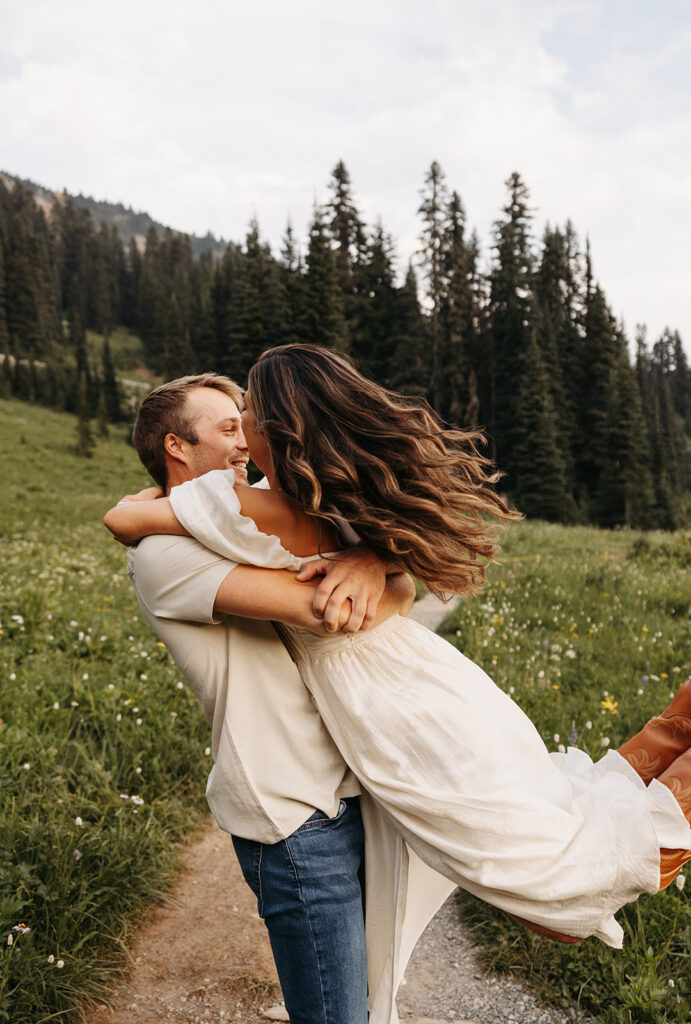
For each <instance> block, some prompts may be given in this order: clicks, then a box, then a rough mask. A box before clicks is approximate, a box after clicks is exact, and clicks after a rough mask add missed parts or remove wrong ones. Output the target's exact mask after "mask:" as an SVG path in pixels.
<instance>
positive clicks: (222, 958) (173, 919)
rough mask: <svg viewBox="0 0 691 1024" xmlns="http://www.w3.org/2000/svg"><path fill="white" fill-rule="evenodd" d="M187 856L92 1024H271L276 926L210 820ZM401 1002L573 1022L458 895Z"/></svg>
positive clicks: (88, 1018) (428, 1016) (439, 1017)
mask: <svg viewBox="0 0 691 1024" xmlns="http://www.w3.org/2000/svg"><path fill="white" fill-rule="evenodd" d="M450 609H451V606H449V605H442V603H441V602H440V601H438V600H437V599H436V598H434V597H432V596H431V595H428V596H427V597H425V598H423V599H422V600H421V601H418V602H417V604H416V606H415V609H414V617H415V618H416V619H418V621H421V622H423V623H424V624H425V625H426V626H429V627H430V628H432V629H434V628H436V627H437V626H438V625H439V623H440V622H441V620H442V619H443V618H444V616H445V615H446V614H448V612H449V611H450ZM184 860H185V865H186V867H185V871H184V873H183V874H182V876H181V877H180V879H179V881H178V882H177V884H176V885H175V887H174V890H173V892H172V893H171V896H170V898H169V899H168V900H167V901H166V903H165V904H163V905H162V906H160V907H158V908H157V909H156V910H155V911H154V914H153V916H152V919H151V921H150V922H149V923H148V924H146V925H144V926H143V927H142V928H140V929H139V931H138V932H137V933H136V935H135V937H134V940H133V941H132V943H131V945H130V955H131V970H130V971H129V973H128V976H127V977H126V978H125V979H123V980H122V981H120V982H118V983H116V984H115V985H114V986H113V988H112V990H111V992H110V993H109V1003H110V1009H108V1008H107V1007H101V1008H94V1009H91V1010H89V1011H88V1012H87V1013H86V1014H85V1016H84V1021H85V1024H160V1022H162V1021H170V1022H172V1024H175V1022H179V1024H182V1022H186V1024H205V1022H207V1021H209V1022H210V1021H232V1022H233V1024H266V1020H267V1017H266V1013H267V1011H269V1012H270V1011H271V1009H272V1008H275V1007H276V1006H277V1004H279V1003H280V999H281V995H280V988H279V986H278V981H277V977H276V971H275V968H274V964H273V958H272V956H271V949H270V946H269V940H268V937H267V933H266V929H265V927H264V924H263V922H262V921H261V920H260V918H259V917H258V915H257V905H256V900H255V898H254V896H253V895H252V893H251V892H250V890H249V888H248V886H247V885H246V883H245V881H244V879H243V878H242V874H241V872H240V868H239V865H238V863H237V860H236V858H235V853H234V851H233V848H232V842H231V839H230V837H229V836H228V835H227V834H226V833H224V832H222V831H221V830H220V829H219V828H218V827H217V826H216V825H215V824H214V823H213V822H212V821H210V823H209V827H208V829H207V830H206V832H205V833H204V835H203V836H202V838H201V839H200V840H198V841H197V842H195V843H194V844H192V845H191V846H190V847H188V849H187V851H186V852H185V855H184ZM398 1006H399V1012H400V1014H401V1021H402V1022H403V1024H440V1022H443V1021H451V1022H453V1024H559V1022H561V1021H565V1018H564V1017H562V1016H561V1015H558V1014H556V1013H554V1012H552V1013H550V1012H548V1011H545V1010H541V1009H540V1008H539V1007H538V1006H537V1004H536V1003H535V1001H534V999H533V997H532V996H531V994H530V992H529V991H528V990H526V989H525V987H524V986H523V985H522V984H520V983H518V982H516V981H513V980H512V979H511V978H497V977H495V976H490V975H486V974H485V973H484V971H483V970H482V968H481V967H480V966H479V965H478V963H477V960H476V958H475V955H474V953H473V949H472V941H471V939H470V937H469V935H468V934H467V932H466V931H465V929H464V928H463V925H462V923H461V921H460V920H459V919H458V914H457V911H456V906H455V901H454V897H453V896H452V897H451V898H450V900H449V901H447V903H446V904H445V906H444V907H442V909H441V910H440V912H439V913H438V914H437V916H436V917H435V919H434V920H433V921H432V923H431V924H430V926H429V928H428V929H427V931H426V932H425V934H424V935H423V937H422V939H421V940H420V942H419V943H418V946H417V948H416V950H415V952H414V954H413V957H412V959H411V962H410V965H409V968H408V971H407V972H406V979H405V984H404V985H403V986H402V987H401V990H400V993H399V999H398ZM273 1019H280V1016H279V1015H274V1016H273ZM283 1019H285V1017H284V1018H283Z"/></svg>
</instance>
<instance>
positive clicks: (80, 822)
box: [74, 815, 84, 828]
mask: <svg viewBox="0 0 691 1024" xmlns="http://www.w3.org/2000/svg"><path fill="white" fill-rule="evenodd" d="M74 823H75V825H77V826H79V827H80V828H81V826H82V825H83V824H84V822H83V821H82V819H81V818H80V817H79V815H77V817H76V818H75V819H74Z"/></svg>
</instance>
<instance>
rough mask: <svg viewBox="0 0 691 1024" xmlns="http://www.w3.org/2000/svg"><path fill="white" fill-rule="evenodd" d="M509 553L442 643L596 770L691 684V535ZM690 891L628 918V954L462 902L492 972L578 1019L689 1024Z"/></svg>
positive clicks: (589, 532)
mask: <svg viewBox="0 0 691 1024" xmlns="http://www.w3.org/2000/svg"><path fill="white" fill-rule="evenodd" d="M503 547H504V550H503V553H502V555H501V556H500V563H501V564H499V565H496V566H493V567H492V569H491V570H490V573H489V578H490V584H489V586H488V587H487V589H486V590H485V592H484V594H483V595H482V596H481V597H479V598H476V599H475V600H471V601H464V602H461V604H460V606H459V608H458V610H457V611H455V612H454V613H453V614H451V615H450V616H449V617H448V618H447V620H446V621H445V623H444V624H443V626H442V630H441V632H442V634H443V635H445V636H446V637H447V639H449V640H450V641H451V642H453V643H456V644H457V645H458V646H459V647H460V649H461V650H462V651H463V652H464V653H465V654H467V655H468V656H469V657H470V658H472V659H473V660H474V661H476V662H478V663H479V664H481V665H482V667H483V668H484V669H485V670H486V671H487V672H488V673H489V674H490V675H491V676H492V677H493V678H494V679H495V680H496V681H497V682H498V683H499V685H500V686H501V687H502V688H503V689H505V690H507V691H508V692H510V693H511V694H512V696H513V697H514V699H515V700H516V701H517V702H518V703H519V704H520V705H521V707H522V708H523V709H524V710H525V711H526V712H527V714H528V715H530V717H531V718H532V719H533V720H534V721H535V723H536V724H537V726H538V728H539V730H540V732H541V734H542V737H543V739H544V740H545V743H546V744H547V746H548V748H549V749H551V750H557V749H559V748H560V747H561V748H562V749H563V747H564V746H566V745H568V743H569V742H575V743H577V744H578V746H580V747H581V748H582V749H583V750H586V751H587V752H588V753H589V754H590V755H591V756H592V757H593V758H597V757H598V756H599V755H601V754H602V753H604V752H605V751H606V750H607V749H608V748H610V747H612V748H614V747H616V746H618V744H620V743H621V742H623V740H625V739H627V738H628V737H629V736H631V735H633V733H635V732H636V731H637V730H638V729H639V728H640V727H641V726H642V725H643V723H644V722H645V720H646V719H648V718H650V717H652V715H654V714H656V713H658V712H659V711H660V710H661V709H662V708H663V707H664V706H665V705H666V703H667V702H668V700H669V699H670V696H671V695H672V694H673V692H674V691H675V690H676V689H677V688H678V687H679V685H680V684H681V683H682V682H683V681H684V679H685V678H686V677H687V676H688V675H689V673H690V672H691V617H690V616H691V535H689V534H685V535H683V534H676V535H662V534H656V535H642V534H632V533H629V532H625V531H618V532H612V531H601V530H595V529H590V528H578V527H572V528H564V527H559V526H552V525H548V524H545V523H541V524H534V523H526V524H520V525H519V526H516V527H512V528H511V529H510V530H509V531H507V533H506V534H505V536H504V544H503ZM686 874H687V875H689V876H691V865H689V868H687V870H686ZM682 882H683V880H680V882H679V885H681V884H682ZM690 888H691V886H688V887H686V888H685V889H683V890H682V889H680V888H679V887H678V886H677V885H672V886H671V887H670V888H669V889H668V890H667V891H666V892H665V893H663V894H661V895H659V896H655V897H651V896H644V897H642V898H641V899H640V900H638V902H637V903H636V904H634V905H631V906H630V907H628V908H626V909H625V910H624V911H622V912H621V914H620V915H619V920H620V922H621V923H622V926H623V928H624V931H625V935H626V938H625V947H624V949H623V950H620V951H619V950H618V951H615V950H611V949H608V948H607V947H606V946H604V945H603V944H602V943H601V942H599V941H598V940H597V939H588V940H587V941H585V942H583V943H580V944H579V945H577V946H563V945H558V944H556V943H553V942H550V941H548V940H545V939H541V938H539V937H538V936H535V935H534V934H533V933H531V932H528V931H526V930H525V929H523V928H521V927H520V926H518V925H515V924H514V923H513V922H512V921H510V920H509V918H507V917H506V916H505V915H503V914H501V913H498V912H496V911H494V910H492V909H491V908H489V907H487V906H486V905H485V904H481V903H480V902H479V901H477V900H475V899H473V898H472V897H469V896H467V895H465V894H462V895H460V896H459V902H460V904H461V912H462V914H463V916H464V917H465V919H466V920H467V921H470V922H471V924H472V925H473V927H474V929H475V934H476V938H477V940H478V942H479V943H481V945H482V947H483V957H484V960H485V963H486V964H488V965H493V966H495V967H496V968H498V969H504V970H510V971H513V972H516V973H519V974H522V975H524V976H526V977H529V978H530V980H531V982H532V983H533V985H534V986H535V987H536V989H537V991H538V993H539V994H540V995H541V996H542V997H543V998H544V999H545V1000H546V1001H547V1002H550V1003H552V1004H553V1005H555V1006H561V1007H563V1008H566V1009H570V1010H571V1012H572V1013H573V1016H574V1020H580V1019H583V1018H582V1016H581V1013H580V1010H583V1011H587V1012H588V1013H589V1014H591V1015H592V1016H593V1017H594V1018H595V1019H596V1020H598V1021H600V1022H602V1024H642V1022H646V1024H648V1022H649V1024H663V1022H675V1024H688V1022H689V1021H691V900H690V899H689V889H690ZM574 1007H575V1008H574ZM579 1008H580V1009H579Z"/></svg>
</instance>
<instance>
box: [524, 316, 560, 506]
mask: <svg viewBox="0 0 691 1024" xmlns="http://www.w3.org/2000/svg"><path fill="white" fill-rule="evenodd" d="M536 333H537V332H536V331H533V334H532V337H531V339H530V341H529V343H528V348H527V350H526V352H525V354H524V364H525V365H524V367H523V368H522V372H521V373H520V376H519V380H520V384H519V390H518V394H517V396H516V404H515V409H516V416H517V419H518V423H517V433H516V443H515V448H514V450H513V453H512V456H513V457H512V467H513V487H512V493H513V495H514V496H515V500H516V503H517V505H518V508H519V509H520V510H521V512H524V513H525V514H526V515H528V516H531V517H532V516H534V517H539V518H542V519H550V520H565V519H569V518H572V516H573V508H572V502H571V498H570V495H569V494H568V490H567V485H566V474H565V468H564V459H563V456H562V452H561V448H560V444H559V432H558V426H557V416H556V413H555V410H554V403H553V400H552V393H551V389H550V386H549V379H548V373H547V369H546V366H545V363H544V360H543V357H542V353H541V351H540V347H539V345H538V343H537V337H536Z"/></svg>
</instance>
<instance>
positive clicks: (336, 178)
mask: <svg viewBox="0 0 691 1024" xmlns="http://www.w3.org/2000/svg"><path fill="white" fill-rule="evenodd" d="M329 188H330V190H331V199H330V200H329V202H328V204H327V211H328V215H329V231H330V233H331V237H332V238H333V241H334V245H335V249H334V258H335V263H336V275H337V277H338V282H339V284H340V286H341V292H342V293H343V296H344V298H345V299H346V301H347V297H348V296H350V295H352V294H353V287H354V267H355V266H356V265H357V263H358V262H359V259H360V256H361V254H362V252H363V250H364V249H365V247H366V241H365V233H364V226H363V224H362V221H361V219H360V214H359V213H358V209H357V206H356V205H355V201H354V199H353V195H352V191H351V187H350V175H349V174H348V171H347V169H346V166H345V164H344V163H343V161H342V160H339V161H338V163H337V164H336V166H335V167H334V169H333V172H332V175H331V181H330V183H329ZM346 312H347V306H346Z"/></svg>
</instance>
